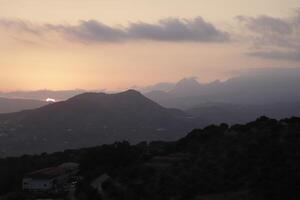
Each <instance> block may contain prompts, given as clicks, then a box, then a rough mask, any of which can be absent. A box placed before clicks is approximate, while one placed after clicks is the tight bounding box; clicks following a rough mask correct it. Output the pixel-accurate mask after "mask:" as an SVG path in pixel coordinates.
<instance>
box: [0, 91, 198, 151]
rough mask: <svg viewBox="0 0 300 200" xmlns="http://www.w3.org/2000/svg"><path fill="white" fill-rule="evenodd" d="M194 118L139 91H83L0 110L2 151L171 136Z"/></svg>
mask: <svg viewBox="0 0 300 200" xmlns="http://www.w3.org/2000/svg"><path fill="white" fill-rule="evenodd" d="M195 126H196V125H195V123H194V122H193V121H192V120H191V119H190V118H189V117H188V116H187V115H186V114H185V113H184V112H182V111H179V110H175V109H166V108H163V107H162V106H160V105H158V104H157V103H155V102H153V101H151V100H150V99H147V98H146V97H144V96H143V95H141V94H140V93H139V92H137V91H134V90H128V91H126V92H122V93H118V94H105V93H85V94H81V95H78V96H75V97H73V98H71V99H69V100H67V101H62V102H58V103H54V104H50V105H47V106H44V107H42V108H39V109H36V110H30V111H23V112H19V113H13V114H2V115H0V130H1V141H0V148H1V149H0V151H1V152H2V154H4V155H6V154H23V153H34V152H44V151H47V152H51V151H57V150H63V149H68V148H79V147H85V146H92V145H99V144H105V143H113V142H115V141H122V140H128V141H130V142H139V141H142V140H157V139H162V140H174V139H177V138H179V137H180V136H182V134H183V133H184V132H186V131H188V130H190V129H192V128H193V127H195Z"/></svg>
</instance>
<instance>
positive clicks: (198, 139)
mask: <svg viewBox="0 0 300 200" xmlns="http://www.w3.org/2000/svg"><path fill="white" fill-rule="evenodd" d="M299 131H300V119H299V118H289V119H282V120H279V121H277V120H274V119H269V118H266V117H261V118H259V119H257V120H256V121H253V122H251V123H248V124H245V125H238V124H237V125H233V126H228V125H226V124H222V125H220V126H215V125H211V126H208V127H206V128H204V129H195V130H193V131H192V132H190V133H189V134H187V135H186V136H185V137H183V138H182V139H180V140H178V141H177V142H151V143H139V144H137V145H130V144H129V143H127V142H122V143H114V144H112V145H103V146H98V147H93V148H86V149H79V150H72V151H70V150H69V151H64V152H60V153H54V154H42V155H39V156H22V157H19V158H6V159H0V186H1V187H0V195H1V194H6V193H8V192H10V198H9V199H16V200H18V199H25V196H26V194H23V193H22V192H20V179H21V178H22V176H23V174H25V173H27V172H30V171H33V170H37V169H40V168H43V167H47V166H55V165H57V164H60V163H63V162H70V161H72V162H79V163H80V169H81V170H80V173H79V175H80V176H82V177H83V179H82V181H81V182H80V183H79V184H78V185H77V190H76V191H77V196H78V199H80V200H87V199H89V200H99V199H101V197H100V196H99V195H97V192H96V191H95V190H93V189H92V188H91V187H90V183H91V181H93V180H94V179H95V178H97V177H99V176H100V175H102V174H108V175H109V176H110V177H111V178H112V181H110V182H107V183H105V187H104V188H105V189H104V194H105V197H109V198H111V199H117V200H118V199H120V200H121V199H132V200H140V199H144V200H152V199H158V200H160V199H191V200H200V199H205V200H215V199H217V200H240V199H245V200H281V199H285V200H297V199H299V195H300V193H299V191H300V190H299V184H298V182H299V179H300V170H299V169H300V162H299V160H300V159H299V158H300V148H299V147H300V145H299V141H300V140H299V139H300V135H299ZM24 195H25V196H24ZM13 197H14V198H13Z"/></svg>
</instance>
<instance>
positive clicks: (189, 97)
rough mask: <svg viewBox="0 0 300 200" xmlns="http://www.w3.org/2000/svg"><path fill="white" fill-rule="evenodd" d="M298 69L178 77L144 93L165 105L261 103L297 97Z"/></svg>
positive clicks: (178, 106)
mask: <svg viewBox="0 0 300 200" xmlns="http://www.w3.org/2000/svg"><path fill="white" fill-rule="evenodd" d="M299 77H300V69H298V68H291V69H261V70H257V71H253V72H249V73H244V74H241V75H239V76H236V77H234V78H231V79H229V80H227V81H223V82H221V81H215V82H212V83H207V84H200V83H198V82H197V80H196V79H195V78H186V79H183V80H181V81H179V82H178V83H177V84H176V86H175V87H174V88H173V89H171V90H169V91H157V90H156V91H151V92H148V93H145V96H147V97H148V98H150V99H152V100H153V101H155V102H157V103H159V104H160V105H162V106H164V107H168V108H178V109H190V108H193V107H195V106H198V105H200V104H202V103H207V102H216V103H229V104H238V105H262V104H269V103H270V104H274V103H280V102H286V103H289V102H296V101H300V93H299V91H298V87H299V86H300V78H299Z"/></svg>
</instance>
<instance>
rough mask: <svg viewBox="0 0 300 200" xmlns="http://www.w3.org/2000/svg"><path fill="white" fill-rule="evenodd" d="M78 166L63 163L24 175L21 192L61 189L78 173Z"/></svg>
mask: <svg viewBox="0 0 300 200" xmlns="http://www.w3.org/2000/svg"><path fill="white" fill-rule="evenodd" d="M78 166H79V165H78V164H76V163H64V164H62V165H59V166H57V167H50V168H45V169H41V170H38V171H34V172H31V173H29V174H26V175H25V176H24V177H23V183H22V184H23V185H22V186H23V190H26V191H41V192H43V191H55V190H57V189H58V188H62V186H63V185H64V184H66V183H67V182H68V180H69V179H70V178H71V176H73V175H75V174H76V173H77V172H78Z"/></svg>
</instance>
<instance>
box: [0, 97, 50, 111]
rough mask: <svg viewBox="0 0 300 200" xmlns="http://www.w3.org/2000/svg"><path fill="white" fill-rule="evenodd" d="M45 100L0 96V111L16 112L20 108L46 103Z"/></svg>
mask: <svg viewBox="0 0 300 200" xmlns="http://www.w3.org/2000/svg"><path fill="white" fill-rule="evenodd" d="M47 104H48V103H47V102H45V101H38V100H31V99H10V98H2V97H0V113H10V112H18V111H21V110H28V109H35V108H39V107H42V106H44V105H47Z"/></svg>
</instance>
